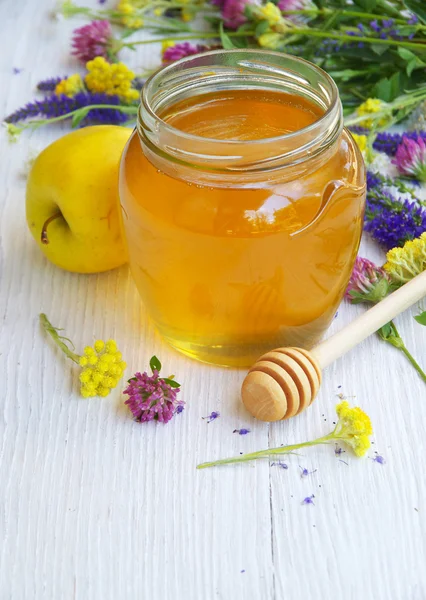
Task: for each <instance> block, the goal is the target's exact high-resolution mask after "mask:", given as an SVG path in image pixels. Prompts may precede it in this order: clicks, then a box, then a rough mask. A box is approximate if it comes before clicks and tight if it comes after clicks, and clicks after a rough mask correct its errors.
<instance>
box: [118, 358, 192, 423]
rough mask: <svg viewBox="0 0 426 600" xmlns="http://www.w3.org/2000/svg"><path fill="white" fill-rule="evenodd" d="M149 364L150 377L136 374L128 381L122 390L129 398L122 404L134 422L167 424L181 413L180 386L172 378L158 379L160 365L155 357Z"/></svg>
mask: <svg viewBox="0 0 426 600" xmlns="http://www.w3.org/2000/svg"><path fill="white" fill-rule="evenodd" d="M154 361H156V362H154ZM150 364H151V369H152V375H148V373H146V372H145V373H142V374H141V373H136V375H135V376H134V377H133V378H132V379H129V386H128V387H127V388H126V389H125V390H124V394H127V395H128V396H129V398H128V399H127V400H126V401H125V402H124V404H127V406H128V407H129V408H130V410H131V411H132V413H133V416H134V418H135V421H139V422H140V423H145V422H147V421H160V422H161V423H168V422H169V421H170V419H172V418H173V416H174V415H175V414H176V413H180V412H182V408H183V405H184V404H185V403H184V401H183V400H178V399H177V394H178V393H179V392H180V389H179V387H180V385H179V384H178V383H177V382H175V381H174V379H172V378H162V377H160V369H161V363H160V361H159V360H158V359H157V358H156V357H152V359H151V362H150ZM179 408H180V410H179Z"/></svg>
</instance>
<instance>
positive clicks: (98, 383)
mask: <svg viewBox="0 0 426 600" xmlns="http://www.w3.org/2000/svg"><path fill="white" fill-rule="evenodd" d="M40 322H41V324H42V326H43V328H44V329H45V331H46V332H47V333H48V334H49V335H50V336H51V337H52V339H53V341H54V342H55V343H56V344H57V345H58V346H59V348H60V349H61V350H62V352H64V354H65V355H66V356H67V357H68V358H70V359H71V360H72V361H73V362H75V363H76V364H78V365H80V367H82V371H81V373H80V377H79V379H80V383H81V386H80V393H81V395H82V396H83V398H90V397H92V396H108V394H109V393H110V391H111V390H112V388H114V387H115V386H116V385H117V384H118V382H119V381H120V379H121V377H122V376H123V373H124V369H125V368H126V363H125V362H124V361H123V359H122V356H121V352H119V351H118V348H117V343H116V342H115V341H114V340H109V341H108V342H106V343H105V342H104V341H102V340H97V341H96V342H95V343H94V345H93V347H92V346H86V348H85V349H84V353H83V356H79V355H78V354H76V353H75V352H74V351H73V350H71V348H70V347H69V346H70V345H71V346H73V347H74V345H73V343H72V342H71V340H70V339H68V338H66V337H64V336H63V335H60V333H59V332H60V331H61V330H60V329H58V328H57V327H53V325H52V323H51V322H50V321H49V319H48V318H47V317H46V315H45V314H41V315H40Z"/></svg>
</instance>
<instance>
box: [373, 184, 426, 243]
mask: <svg viewBox="0 0 426 600" xmlns="http://www.w3.org/2000/svg"><path fill="white" fill-rule="evenodd" d="M364 229H365V231H368V232H369V233H370V234H371V236H372V237H373V238H374V239H375V240H376V241H377V242H378V243H379V244H381V245H382V246H383V247H384V248H385V249H386V250H390V249H391V248H394V247H395V246H402V245H403V244H404V243H405V242H406V241H407V240H412V239H414V238H417V237H420V235H421V234H422V233H423V232H424V231H426V210H425V209H424V208H423V207H421V206H419V205H418V204H416V203H415V202H410V201H408V200H402V199H397V198H395V196H393V195H392V194H391V192H390V191H389V190H387V189H385V188H384V187H383V178H381V177H380V175H378V174H377V173H371V172H368V173H367V205H366V211H365V221H364Z"/></svg>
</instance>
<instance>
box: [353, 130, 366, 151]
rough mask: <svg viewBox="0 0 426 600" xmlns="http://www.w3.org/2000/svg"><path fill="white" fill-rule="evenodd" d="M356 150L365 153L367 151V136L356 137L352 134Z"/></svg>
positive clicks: (356, 135)
mask: <svg viewBox="0 0 426 600" xmlns="http://www.w3.org/2000/svg"><path fill="white" fill-rule="evenodd" d="M352 137H353V138H354V140H355V142H356V144H357V146H358V148H359V149H360V150H361V152H365V151H366V150H367V136H366V135H358V134H356V133H353V134H352Z"/></svg>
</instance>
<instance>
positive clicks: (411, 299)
mask: <svg viewBox="0 0 426 600" xmlns="http://www.w3.org/2000/svg"><path fill="white" fill-rule="evenodd" d="M424 296H426V271H424V272H423V273H421V274H420V275H417V276H416V277H415V278H414V279H412V280H411V281H409V282H408V283H406V284H404V285H403V286H402V287H400V288H399V289H398V290H396V291H395V292H393V293H392V294H390V295H389V296H387V297H386V298H385V299H384V300H382V301H381V302H379V304H376V305H375V306H373V307H372V308H370V309H369V310H367V312H365V313H364V314H363V315H361V316H360V317H358V318H357V319H355V321H353V322H352V323H350V324H349V325H348V326H347V327H345V328H344V329H342V331H339V332H338V333H336V334H335V335H333V336H332V337H331V338H329V339H328V340H326V341H325V342H322V343H321V344H318V346H315V348H313V349H312V350H311V354H312V355H313V356H314V358H316V359H317V361H318V362H319V364H320V366H321V367H322V368H324V367H327V366H328V365H330V364H331V363H332V362H334V361H335V360H336V359H337V358H339V357H340V356H343V354H346V352H348V351H349V350H351V349H352V348H353V347H354V346H356V345H358V344H359V343H360V342H362V341H363V340H365V338H367V337H368V336H370V335H371V334H373V333H374V332H375V331H377V330H378V329H380V327H382V326H383V325H386V323H389V321H392V319H394V318H395V317H396V316H397V315H399V314H400V313H402V312H403V311H404V310H406V309H407V308H409V307H410V306H412V305H413V304H415V303H416V302H418V301H419V300H421V299H422V298H423V297H424Z"/></svg>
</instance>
